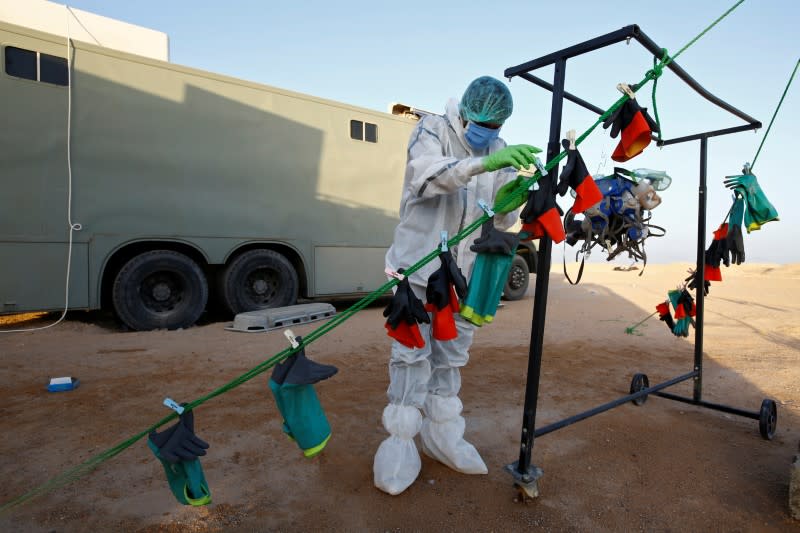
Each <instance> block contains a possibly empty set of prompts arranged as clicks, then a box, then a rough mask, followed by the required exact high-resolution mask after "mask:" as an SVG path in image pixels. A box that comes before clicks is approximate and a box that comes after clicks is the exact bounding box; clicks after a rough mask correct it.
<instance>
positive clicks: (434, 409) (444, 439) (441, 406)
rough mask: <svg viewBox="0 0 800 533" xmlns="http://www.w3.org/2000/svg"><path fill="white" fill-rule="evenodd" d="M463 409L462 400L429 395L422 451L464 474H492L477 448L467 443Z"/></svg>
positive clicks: (422, 434) (422, 435) (423, 424)
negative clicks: (462, 414)
mask: <svg viewBox="0 0 800 533" xmlns="http://www.w3.org/2000/svg"><path fill="white" fill-rule="evenodd" d="M462 409H463V406H462V404H461V400H459V399H458V396H450V397H444V396H437V395H435V394H429V395H428V397H427V398H426V399H425V416H426V418H425V420H424V421H423V422H422V431H421V432H420V437H421V439H422V451H423V452H425V455H427V456H429V457H432V458H433V459H436V460H437V461H439V462H441V463H444V464H446V465H447V466H449V467H450V468H452V469H453V470H457V471H458V472H462V473H464V474H487V473H488V472H489V470H488V469H487V468H486V464H485V463H484V462H483V459H481V456H480V454H479V453H478V450H476V449H475V446H473V445H472V444H470V443H468V442H467V441H465V440H464V425H465V423H464V417H462V416H461V410H462Z"/></svg>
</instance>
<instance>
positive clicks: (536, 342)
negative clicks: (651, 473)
mask: <svg viewBox="0 0 800 533" xmlns="http://www.w3.org/2000/svg"><path fill="white" fill-rule="evenodd" d="M631 40H636V41H637V42H638V43H640V44H641V45H642V46H644V48H645V49H647V50H648V51H649V52H650V53H652V54H653V55H654V56H655V57H656V59H660V58H661V57H662V53H663V51H662V48H661V47H660V46H658V45H657V44H656V43H655V42H653V41H652V40H651V39H650V38H649V37H648V36H647V35H645V34H644V32H642V31H641V29H640V28H639V26H637V25H635V24H634V25H631V26H625V27H624V28H621V29H619V30H617V31H614V32H611V33H608V34H606V35H601V36H600V37H596V38H594V39H591V40H588V41H585V42H583V43H580V44H577V45H575V46H571V47H569V48H565V49H563V50H559V51H558V52H554V53H552V54H548V55H545V56H542V57H540V58H538V59H534V60H532V61H528V62H527V63H523V64H521V65H517V66H515V67H509V68H507V69H506V70H505V72H504V74H505V76H506V78H508V79H511V78H513V77H515V76H518V77H520V78H523V79H525V80H528V81H530V82H531V83H533V84H535V85H538V86H539V87H543V88H545V89H547V90H549V91H551V92H552V93H553V97H552V104H551V108H550V133H549V141H548V145H547V160H548V161H549V160H551V159H553V158H554V157H556V156H557V155H558V154H559V152H560V151H561V144H560V140H561V114H562V108H563V104H564V100H568V101H570V102H573V103H575V104H577V105H579V106H581V107H583V108H586V109H588V110H590V111H593V112H595V113H597V114H599V115H602V114H603V113H604V112H605V110H604V109H602V108H600V107H597V106H595V105H593V104H591V103H589V102H587V101H586V100H584V99H582V98H579V97H577V96H575V95H572V94H570V93H568V92H566V91H565V90H564V81H565V74H566V65H567V59H569V58H571V57H575V56H579V55H582V54H585V53H588V52H592V51H594V50H598V49H600V48H603V47H606V46H609V45H612V44H615V43H619V42H621V41H627V42H628V43H630V41H631ZM549 65H554V67H555V73H554V77H553V78H554V79H553V83H552V84H551V83H548V82H546V81H544V80H542V79H540V78H537V77H536V76H533V75H532V74H530V72H531V71H533V70H536V69H539V68H542V67H545V66H549ZM667 68H668V69H669V70H671V71H672V72H673V73H675V74H676V75H677V76H678V77H679V78H680V79H681V80H683V81H684V82H685V83H686V84H687V85H689V87H691V88H692V89H694V90H695V91H696V92H697V93H699V94H700V95H701V96H703V97H704V98H705V99H706V100H709V101H710V102H711V103H713V104H715V105H716V106H718V107H720V108H722V109H724V110H725V111H728V112H729V113H731V114H733V115H735V116H737V117H739V118H741V119H742V120H744V121H745V122H746V124H745V125H742V126H736V127H732V128H725V129H719V130H712V131H706V132H702V133H697V134H694V135H688V136H685V137H679V138H675V139H668V140H663V141H660V142H659V143H658V144H659V146H667V145H670V144H677V143H683V142H688V141H694V140H699V141H700V179H699V182H700V183H699V190H698V198H699V202H698V213H697V273H698V274H697V275H698V277H699V279H698V286H699V287H702V286H703V282H704V277H703V274H704V272H703V270H704V265H705V248H706V239H705V226H706V196H707V189H706V172H707V159H708V139H709V138H710V137H716V136H720V135H728V134H731V133H737V132H742V131H748V130H753V129H758V128H760V127H761V122H759V121H758V120H756V119H754V118H753V117H751V116H749V115H747V114H746V113H743V112H742V111H740V110H738V109H736V108H735V107H733V106H731V105H730V104H728V103H727V102H725V101H723V100H721V99H720V98H718V97H717V96H715V95H713V94H711V93H710V92H708V91H707V90H706V89H704V88H703V87H702V86H701V85H700V84H699V83H697V81H695V80H694V78H692V77H691V76H689V74H688V73H687V72H686V71H685V70H683V69H682V68H681V67H680V66H679V65H678V64H677V63H675V62H674V61H673V62H671V63H669V64H668V65H667ZM557 175H558V168H555V169H553V171H551V172H550V173H549V174H548V175H547V176H546V177H545V178H543V179H552V180H555V179H556V176H557ZM551 251H552V241H551V240H550V238H549V237H546V236H545V237H544V238H542V239H541V240H540V241H539V252H538V254H539V257H538V260H537V271H538V272H542V273H544V274H543V275H537V276H536V288H535V293H534V298H533V317H532V319H531V341H530V352H529V355H528V378H527V385H526V388H525V404H524V408H523V409H524V410H523V419H522V438H521V444H520V451H519V460H518V461H516V462H514V463H512V464H510V465H508V466H507V467H506V469H507V470H508V471H509V472H510V473H511V474H512V476H513V477H514V480H515V483H516V485H517V486H518V487H520V488H523V489H526V492H527V493H528V495H532V496H536V495H538V489H537V487H536V480H537V479H538V478H539V477H540V476H541V475H542V470H541V469H540V468H538V467H536V466H533V465H531V452H532V451H533V445H534V439H535V437H540V436H542V435H546V434H547V433H550V432H552V431H555V430H557V429H561V428H563V427H566V426H568V425H571V424H574V423H575V422H578V421H580V420H584V419H586V418H589V417H591V416H594V415H596V414H599V413H602V412H604V411H607V410H609V409H613V408H614V407H618V406H620V405H622V404H624V403H626V402H628V401H633V402H634V403H636V404H637V405H641V404H642V403H644V401H645V399H646V398H647V395H649V394H653V395H656V396H660V397H662V398H667V399H670V400H676V401H680V402H685V403H689V404H692V405H698V406H701V407H706V408H709V409H715V410H719V411H723V412H726V413H731V414H734V415H738V416H744V417H747V418H753V419H757V420H759V419H763V417H764V404H762V410H761V412H760V413H756V412H752V411H746V410H743V409H737V408H734V407H728V406H725V405H719V404H713V403H709V402H705V401H703V400H702V385H703V317H704V305H703V300H704V295H703V291H702V290H700V291H696V292H697V297H696V305H697V314H696V317H695V336H694V368H693V370H692V371H691V372H689V373H687V374H683V375H681V376H678V377H675V378H673V379H670V380H667V381H664V382H663V383H659V384H657V385H653V386H649V383H648V381H647V377H646V376H644V375H643V374H637V375H636V376H635V377H634V383H637V382H636V380H637V379H639V382H638V383H639V384H638V385H634V383H632V384H631V391H630V392H631V393H630V394H628V395H626V396H623V397H621V398H618V399H616V400H614V401H611V402H608V403H606V404H603V405H600V406H597V407H595V408H593V409H590V410H588V411H585V412H583V413H579V414H577V415H574V416H571V417H569V418H566V419H564V420H561V421H559V422H555V423H552V424H549V425H547V426H545V427H542V428H538V429H534V428H535V423H536V408H537V400H538V395H539V380H540V370H541V363H542V341H543V338H544V324H545V315H546V312H547V293H548V286H549V276H548V275H547V273H548V272H550V260H551V257H550V256H551ZM642 376H643V381H642ZM689 379H693V380H694V393H693V396H692V398H684V397H682V396H677V395H674V394H670V393H666V392H662V389H665V388H667V387H670V386H672V385H675V384H677V383H680V382H682V381H686V380H689ZM764 402H765V403H766V402H771V400H765V401H764ZM772 409H773V412H774V416H775V419H773V420H772V422H774V421H775V420H776V419H777V412H775V411H774V402H773V405H772ZM762 436H765V438H771V435H770V436H769V437H767V436H766V435H764V430H763V428H762Z"/></svg>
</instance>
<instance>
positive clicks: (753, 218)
mask: <svg viewBox="0 0 800 533" xmlns="http://www.w3.org/2000/svg"><path fill="white" fill-rule="evenodd" d="M724 183H725V186H726V187H728V188H729V189H733V190H734V191H736V192H737V193H739V194H741V195H742V196H744V199H745V202H746V204H747V209H745V212H744V224H745V228H746V229H747V233H750V232H751V231H753V230H757V229H761V226H763V225H764V224H766V223H767V222H770V221H771V220H778V211H777V210H776V209H775V207H773V205H772V204H771V203H770V201H769V200H767V197H766V195H765V194H764V191H762V190H761V186H760V185H759V184H758V180H757V179H756V177H755V176H753V175H752V174H745V175H743V176H733V177H730V178H727V179H726V180H725V182H724Z"/></svg>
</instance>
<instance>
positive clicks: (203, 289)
mask: <svg viewBox="0 0 800 533" xmlns="http://www.w3.org/2000/svg"><path fill="white" fill-rule="evenodd" d="M112 301H113V304H114V310H115V311H116V313H117V316H118V317H119V318H120V320H122V322H124V323H125V325H127V326H128V327H129V328H131V329H134V330H138V331H145V330H151V329H177V328H188V327H189V326H191V325H193V324H194V323H195V322H197V319H198V318H200V315H201V314H202V313H203V311H204V310H205V308H206V303H207V302H208V282H207V281H206V276H205V274H204V273H203V271H202V269H201V268H200V266H199V265H198V264H197V263H195V262H194V261H193V260H192V259H190V258H189V257H188V256H186V255H184V254H182V253H179V252H174V251H172V250H153V251H150V252H145V253H143V254H139V255H137V256H135V257H134V258H133V259H131V260H130V261H128V262H127V263H125V266H123V267H122V269H121V270H120V271H119V272H118V273H117V277H116V278H115V280H114V287H113V290H112Z"/></svg>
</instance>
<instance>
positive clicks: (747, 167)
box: [742, 162, 750, 174]
mask: <svg viewBox="0 0 800 533" xmlns="http://www.w3.org/2000/svg"><path fill="white" fill-rule="evenodd" d="M742 174H750V163H749V162H745V164H744V165H743V166H742Z"/></svg>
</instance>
